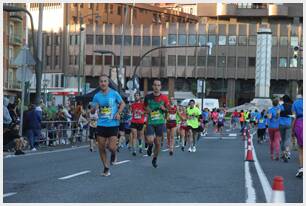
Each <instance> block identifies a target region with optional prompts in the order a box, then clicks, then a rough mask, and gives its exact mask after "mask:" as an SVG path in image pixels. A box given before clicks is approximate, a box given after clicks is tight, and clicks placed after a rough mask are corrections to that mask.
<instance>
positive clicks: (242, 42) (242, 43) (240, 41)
mask: <svg viewBox="0 0 306 206" xmlns="http://www.w3.org/2000/svg"><path fill="white" fill-rule="evenodd" d="M246 44H247V37H246V36H238V45H240V46H245V45H246Z"/></svg>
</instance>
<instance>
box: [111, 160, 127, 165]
mask: <svg viewBox="0 0 306 206" xmlns="http://www.w3.org/2000/svg"><path fill="white" fill-rule="evenodd" d="M129 161H131V160H123V161H120V162H115V163H114V165H120V164H123V163H126V162H129Z"/></svg>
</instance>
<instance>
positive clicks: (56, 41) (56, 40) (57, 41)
mask: <svg viewBox="0 0 306 206" xmlns="http://www.w3.org/2000/svg"><path fill="white" fill-rule="evenodd" d="M58 37H59V36H58V35H55V45H56V46H58V45H59V39H58Z"/></svg>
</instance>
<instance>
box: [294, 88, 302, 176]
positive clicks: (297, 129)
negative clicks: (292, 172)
mask: <svg viewBox="0 0 306 206" xmlns="http://www.w3.org/2000/svg"><path fill="white" fill-rule="evenodd" d="M302 94H303V88H302V89H301V90H300V94H299V95H298V96H297V99H296V100H295V101H294V102H293V105H292V112H293V115H295V119H294V120H293V123H292V125H293V126H292V135H295V137H296V140H297V143H298V146H299V147H298V150H299V167H300V168H299V170H298V172H297V173H296V177H303V97H302Z"/></svg>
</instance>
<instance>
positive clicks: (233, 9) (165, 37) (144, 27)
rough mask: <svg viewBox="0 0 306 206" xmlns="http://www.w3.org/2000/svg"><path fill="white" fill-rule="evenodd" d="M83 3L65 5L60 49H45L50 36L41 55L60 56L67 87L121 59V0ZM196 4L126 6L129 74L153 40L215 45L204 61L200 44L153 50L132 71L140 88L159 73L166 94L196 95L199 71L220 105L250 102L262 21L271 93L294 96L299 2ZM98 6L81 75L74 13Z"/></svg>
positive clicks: (88, 22) (298, 74)
mask: <svg viewBox="0 0 306 206" xmlns="http://www.w3.org/2000/svg"><path fill="white" fill-rule="evenodd" d="M81 5H82V4H67V5H66V6H67V7H66V8H65V14H64V18H66V20H67V23H66V24H65V28H64V32H63V33H65V31H67V32H66V33H65V35H64V36H62V38H63V37H65V38H66V40H63V41H64V42H65V43H64V48H63V52H62V53H61V50H60V51H56V52H55V53H51V52H50V51H52V48H53V47H55V45H54V44H51V43H50V44H47V45H46V54H45V55H46V59H48V58H50V59H53V58H56V56H58V58H59V59H60V60H59V61H60V62H64V64H63V68H64V72H63V73H64V75H65V79H67V82H66V83H67V84H66V85H67V86H69V85H71V84H73V85H74V86H75V85H76V79H77V78H76V77H77V76H78V75H83V72H84V75H85V76H86V82H87V83H90V85H91V87H95V86H97V85H98V76H99V75H101V74H102V73H105V74H109V71H110V69H111V67H112V66H113V65H119V54H120V45H121V28H122V24H123V23H124V21H123V19H124V15H123V14H124V5H122V4H83V5H82V6H81ZM82 9H83V10H82ZM196 9H197V15H198V16H193V15H190V14H185V13H181V12H178V11H173V10H170V9H164V8H160V7H157V6H152V5H149V4H135V5H134V7H133V6H132V5H130V7H129V13H128V14H129V16H128V21H127V25H126V33H125V45H124V48H123V54H124V67H125V69H126V77H127V79H129V78H130V77H131V76H132V74H133V68H134V66H135V65H136V64H137V63H138V61H139V59H140V56H142V55H143V54H144V53H145V52H147V51H149V50H150V49H152V48H154V47H159V46H162V45H180V46H185V45H191V46H192V45H198V44H201V45H203V44H206V43H207V42H211V43H212V44H213V49H212V53H211V55H209V56H208V57H207V60H208V61H207V67H206V49H205V48H177V49H163V50H157V51H154V52H152V53H151V54H149V55H148V56H147V57H145V58H144V60H143V61H142V63H141V66H140V67H139V70H138V71H137V74H138V75H139V76H140V77H141V85H140V87H141V88H140V89H141V90H142V91H144V92H145V93H146V92H147V91H148V90H151V83H152V79H153V78H161V79H162V84H163V89H164V90H165V91H168V92H169V94H170V95H173V94H174V92H175V91H186V92H193V93H194V94H196V86H197V85H196V82H197V81H196V80H197V79H202V78H203V79H205V81H206V89H205V97H211V98H218V99H220V103H221V104H222V103H227V104H228V105H229V106H233V105H238V104H242V103H244V102H249V101H250V100H252V99H253V98H254V96H255V66H256V33H257V31H258V28H260V27H269V28H271V30H272V36H273V38H272V39H273V45H272V59H271V72H272V73H271V88H270V93H271V95H277V94H284V93H288V94H290V95H291V96H292V97H293V98H294V97H295V95H296V92H297V89H298V88H299V87H301V86H302V82H303V77H302V76H303V75H302V74H303V71H302V66H303V65H302V60H303V54H302V52H300V53H299V57H298V58H297V59H295V58H293V47H294V46H296V45H299V46H302V45H303V35H302V34H303V33H302V27H303V13H302V4H224V3H222V4H219V3H218V4H217V3H214V4H208V3H203V4H197V5H196ZM132 10H133V11H132ZM80 11H81V12H80ZM105 11H107V13H105ZM96 12H98V13H99V15H100V16H101V17H102V18H99V19H96V18H95V16H94V15H92V17H88V18H86V19H84V22H85V26H84V27H85V32H86V41H85V42H86V43H85V55H84V62H85V65H84V71H82V72H81V74H79V73H78V54H79V41H78V36H79V16H84V15H88V14H94V13H96ZM173 12H174V13H173ZM135 13H136V14H135ZM134 14H135V15H134ZM145 17H146V18H145ZM169 20H170V21H169ZM54 36H55V35H51V36H50V37H48V35H47V38H51V40H50V41H51V42H52V41H53V40H54ZM94 50H110V51H112V52H114V53H115V54H116V56H115V58H114V59H113V57H112V56H110V55H103V57H102V56H100V55H98V54H94V53H93V51H94ZM51 62H52V61H51ZM51 62H49V64H48V62H47V63H46V69H47V70H51V69H52V68H54V66H53V63H51ZM72 82H73V83H72Z"/></svg>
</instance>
